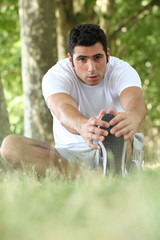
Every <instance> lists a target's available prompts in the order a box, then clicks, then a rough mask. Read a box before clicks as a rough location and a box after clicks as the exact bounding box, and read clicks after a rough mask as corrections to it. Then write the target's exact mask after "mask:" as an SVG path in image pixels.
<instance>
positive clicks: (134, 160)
mask: <svg viewBox="0 0 160 240" xmlns="http://www.w3.org/2000/svg"><path fill="white" fill-rule="evenodd" d="M143 144H144V136H143V134H142V133H136V134H135V135H134V136H133V151H132V156H131V161H130V163H129V164H134V165H136V167H137V168H138V169H141V167H142V162H143V159H144V153H143ZM56 150H57V151H58V152H59V154H60V155H61V157H63V158H64V159H65V160H67V161H68V162H70V163H73V164H77V165H78V166H81V167H85V168H86V167H88V168H90V169H96V168H97V167H98V165H99V164H100V162H101V161H100V157H101V152H100V151H101V150H97V149H87V150H82V151H73V150H68V149H63V148H56Z"/></svg>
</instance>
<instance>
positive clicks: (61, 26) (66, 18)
mask: <svg viewBox="0 0 160 240" xmlns="http://www.w3.org/2000/svg"><path fill="white" fill-rule="evenodd" d="M57 19H58V21H57V32H58V59H63V58H66V57H67V38H68V34H69V32H70V30H71V29H72V27H74V26H75V25H76V22H77V21H76V18H75V15H74V12H73V1H72V0H57Z"/></svg>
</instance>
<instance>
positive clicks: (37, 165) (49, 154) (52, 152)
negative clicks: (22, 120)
mask: <svg viewBox="0 0 160 240" xmlns="http://www.w3.org/2000/svg"><path fill="white" fill-rule="evenodd" d="M1 155H2V157H3V159H4V160H5V161H7V162H8V163H9V164H10V165H11V166H12V167H13V168H14V169H21V170H24V169H25V168H31V167H34V169H35V171H36V172H37V174H38V175H41V176H45V174H46V170H47V169H48V168H52V169H57V170H58V171H59V172H60V173H61V174H62V175H64V176H69V175H71V177H75V176H76V174H77V173H78V171H79V169H78V167H77V166H75V165H73V166H71V165H70V164H69V163H68V162H67V161H66V160H64V159H63V158H62V157H61V156H60V155H59V153H58V152H57V150H56V149H55V148H51V147H50V146H49V145H48V144H46V143H43V142H40V141H37V140H33V139H30V138H26V137H22V136H18V135H9V136H7V137H6V138H5V139H4V140H3V142H2V146H1Z"/></svg>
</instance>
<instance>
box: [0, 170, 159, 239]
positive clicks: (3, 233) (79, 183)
mask: <svg viewBox="0 0 160 240" xmlns="http://www.w3.org/2000/svg"><path fill="white" fill-rule="evenodd" d="M0 239H1V240H11V239H12V240H32V239H39V240H42V239H43V240H51V239H55V240H59V239H60V240H61V239H65V240H79V239H82V240H88V239H91V240H103V239H104V240H105V239H108V240H118V239H123V240H124V239H127V240H128V239H131V240H132V239H133V240H135V239H136V240H137V239H141V240H142V239H145V240H147V239H152V240H156V239H157V240H158V239H160V169H159V168H157V169H154V170H153V169H147V170H145V171H143V172H141V173H134V174H132V175H130V176H128V177H126V178H122V177H116V178H113V177H108V178H103V177H102V176H101V175H100V176H97V175H95V174H92V173H88V172H86V177H84V178H83V179H80V178H79V179H76V180H74V181H71V180H69V179H61V178H59V177H54V176H52V175H50V174H48V176H47V177H46V178H43V179H39V180H38V179H37V177H36V175H35V174H34V173H33V174H32V173H31V174H22V173H18V172H8V173H3V172H2V173H1V175H0Z"/></svg>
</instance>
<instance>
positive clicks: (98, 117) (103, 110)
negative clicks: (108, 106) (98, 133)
mask: <svg viewBox="0 0 160 240" xmlns="http://www.w3.org/2000/svg"><path fill="white" fill-rule="evenodd" d="M104 114H106V110H105V109H102V110H101V111H100V113H99V114H98V116H97V119H101V118H102V116H103V115H104Z"/></svg>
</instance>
